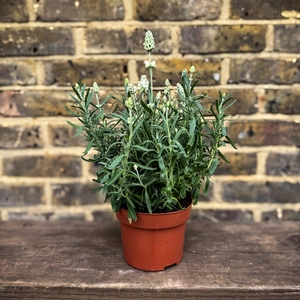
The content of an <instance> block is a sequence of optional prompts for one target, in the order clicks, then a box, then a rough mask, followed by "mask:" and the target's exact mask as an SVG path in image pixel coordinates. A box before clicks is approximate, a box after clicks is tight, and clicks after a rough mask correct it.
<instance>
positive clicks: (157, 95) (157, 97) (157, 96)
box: [155, 92, 161, 101]
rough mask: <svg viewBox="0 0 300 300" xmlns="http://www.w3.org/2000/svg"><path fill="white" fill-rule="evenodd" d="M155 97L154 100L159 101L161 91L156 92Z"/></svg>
mask: <svg viewBox="0 0 300 300" xmlns="http://www.w3.org/2000/svg"><path fill="white" fill-rule="evenodd" d="M155 98H156V100H158V101H159V100H160V98H161V92H158V93H157V94H156V97H155Z"/></svg>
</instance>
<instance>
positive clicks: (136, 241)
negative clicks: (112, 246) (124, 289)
mask: <svg viewBox="0 0 300 300" xmlns="http://www.w3.org/2000/svg"><path fill="white" fill-rule="evenodd" d="M190 211H191V205H190V206H189V207H188V208H186V209H184V210H181V211H176V212H171V213H165V214H164V213H158V214H145V213H137V221H136V222H132V223H131V224H129V222H128V219H127V211H126V210H120V211H119V212H117V214H116V215H117V218H118V219H119V220H120V222H121V231H122V242H123V253H124V259H125V261H126V262H127V263H128V264H129V265H130V266H132V267H134V268H136V269H140V270H144V271H163V270H164V269H165V268H166V267H169V266H172V265H174V264H176V265H177V264H179V263H180V261H181V259H182V254H183V244H184V236H185V224H186V221H187V220H188V219H189V217H190Z"/></svg>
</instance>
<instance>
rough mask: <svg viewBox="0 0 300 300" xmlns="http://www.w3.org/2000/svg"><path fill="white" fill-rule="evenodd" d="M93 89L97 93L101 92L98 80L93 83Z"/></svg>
mask: <svg viewBox="0 0 300 300" xmlns="http://www.w3.org/2000/svg"><path fill="white" fill-rule="evenodd" d="M93 91H94V92H95V93H98V92H99V87H98V84H97V83H96V82H94V83H93Z"/></svg>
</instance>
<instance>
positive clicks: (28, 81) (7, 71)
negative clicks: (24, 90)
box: [0, 61, 37, 86]
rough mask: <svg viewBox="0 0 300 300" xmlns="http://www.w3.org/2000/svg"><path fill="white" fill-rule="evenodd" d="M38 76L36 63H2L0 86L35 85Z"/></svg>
mask: <svg viewBox="0 0 300 300" xmlns="http://www.w3.org/2000/svg"><path fill="white" fill-rule="evenodd" d="M36 82H37V74H36V69H35V62H34V61H15V62H13V61H11V62H8V61H5V62H1V68H0V86H4V85H35V84H36Z"/></svg>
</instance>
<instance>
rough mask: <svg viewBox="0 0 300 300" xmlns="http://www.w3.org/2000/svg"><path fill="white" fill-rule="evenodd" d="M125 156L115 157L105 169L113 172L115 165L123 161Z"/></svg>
mask: <svg viewBox="0 0 300 300" xmlns="http://www.w3.org/2000/svg"><path fill="white" fill-rule="evenodd" d="M124 156H125V155H124V154H122V155H120V156H117V157H116V158H115V159H114V160H113V161H112V163H111V164H110V165H109V166H108V167H107V169H109V170H113V169H115V168H116V167H117V165H118V164H119V163H120V162H121V160H122V159H123V157H124Z"/></svg>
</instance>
